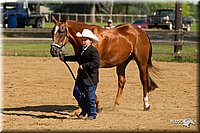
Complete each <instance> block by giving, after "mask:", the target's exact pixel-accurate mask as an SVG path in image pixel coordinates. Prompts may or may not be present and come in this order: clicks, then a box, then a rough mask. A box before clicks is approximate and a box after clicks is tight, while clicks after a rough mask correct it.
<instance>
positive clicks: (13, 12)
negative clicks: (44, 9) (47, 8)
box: [2, 0, 45, 28]
mask: <svg viewBox="0 0 200 133" xmlns="http://www.w3.org/2000/svg"><path fill="white" fill-rule="evenodd" d="M12 1H13V0H12ZM12 1H9V0H6V1H5V2H3V3H2V6H3V9H2V10H3V15H2V16H3V26H4V27H5V28H6V27H8V28H16V27H17V28H24V27H25V26H30V25H31V26H32V27H33V28H42V27H44V24H45V16H44V15H42V14H40V13H39V12H31V11H30V9H29V4H28V0H16V2H12Z"/></svg>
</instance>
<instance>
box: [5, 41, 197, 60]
mask: <svg viewBox="0 0 200 133" xmlns="http://www.w3.org/2000/svg"><path fill="white" fill-rule="evenodd" d="M173 49H174V46H173V45H164V44H156V45H153V56H152V58H153V60H156V61H179V62H195V63H197V62H200V61H199V58H197V55H198V53H199V49H198V47H197V45H184V46H183V48H182V51H181V56H182V58H181V59H179V60H176V59H175V58H174V54H173V51H174V50H173ZM49 50H50V46H49V44H20V43H4V44H3V55H4V56H39V57H51V55H50V52H49ZM63 53H64V54H66V55H72V54H74V51H73V48H72V46H71V45H70V44H67V45H66V46H65V48H64V50H63Z"/></svg>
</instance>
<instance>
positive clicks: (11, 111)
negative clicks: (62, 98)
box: [2, 105, 78, 119]
mask: <svg viewBox="0 0 200 133" xmlns="http://www.w3.org/2000/svg"><path fill="white" fill-rule="evenodd" d="M76 109H78V107H77V106H75V105H40V106H25V107H18V108H3V109H2V114H4V115H16V116H31V117H33V118H41V119H42V118H53V119H67V117H63V116H62V117H59V116H57V115H52V114H51V115H46V114H45V115H36V114H34V113H31V112H41V113H49V114H50V113H56V114H61V115H65V116H72V114H70V113H71V112H73V111H74V110H76ZM21 111H27V113H24V112H23V113H22V112H21Z"/></svg>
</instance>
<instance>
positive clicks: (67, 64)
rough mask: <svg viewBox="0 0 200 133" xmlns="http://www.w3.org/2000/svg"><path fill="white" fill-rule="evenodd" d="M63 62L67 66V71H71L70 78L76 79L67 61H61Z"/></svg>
mask: <svg viewBox="0 0 200 133" xmlns="http://www.w3.org/2000/svg"><path fill="white" fill-rule="evenodd" d="M63 62H64V63H65V65H66V66H67V68H68V70H69V72H70V73H71V75H72V78H73V79H74V80H75V81H76V78H75V76H74V73H73V71H72V69H71V68H70V66H69V65H68V64H67V62H65V61H63Z"/></svg>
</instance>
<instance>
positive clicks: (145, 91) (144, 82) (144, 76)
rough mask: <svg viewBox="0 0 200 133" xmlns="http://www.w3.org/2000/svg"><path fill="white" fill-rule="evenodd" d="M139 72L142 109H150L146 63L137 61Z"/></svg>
mask: <svg viewBox="0 0 200 133" xmlns="http://www.w3.org/2000/svg"><path fill="white" fill-rule="evenodd" d="M137 65H138V67H139V72H140V80H141V82H142V85H143V100H144V110H149V109H150V104H149V101H148V81H149V78H148V77H149V76H148V71H147V64H146V63H145V64H139V63H137Z"/></svg>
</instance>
